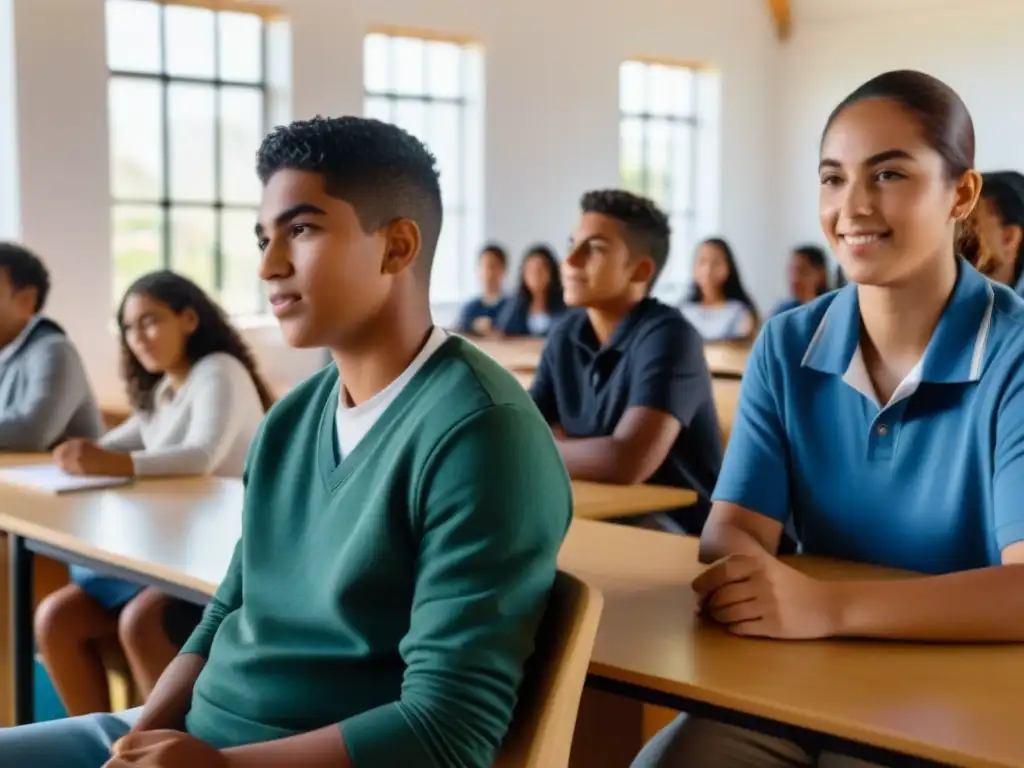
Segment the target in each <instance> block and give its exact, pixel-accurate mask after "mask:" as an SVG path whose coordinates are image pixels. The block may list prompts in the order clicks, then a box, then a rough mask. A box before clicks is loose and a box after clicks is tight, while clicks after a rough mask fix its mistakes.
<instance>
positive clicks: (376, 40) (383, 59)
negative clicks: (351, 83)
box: [363, 35, 391, 93]
mask: <svg viewBox="0 0 1024 768" xmlns="http://www.w3.org/2000/svg"><path fill="white" fill-rule="evenodd" d="M390 42H391V38H390V37H388V36H387V35H367V36H366V40H365V41H364V42H363V83H364V85H365V87H366V90H368V91H370V92H372V93H382V92H384V91H389V90H391V83H390V82H388V75H389V72H390V66H389V64H390V61H389V51H390V45H389V43H390Z"/></svg>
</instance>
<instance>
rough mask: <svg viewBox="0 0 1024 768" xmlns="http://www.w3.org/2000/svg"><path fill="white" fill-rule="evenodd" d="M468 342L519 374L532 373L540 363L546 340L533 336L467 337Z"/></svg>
mask: <svg viewBox="0 0 1024 768" xmlns="http://www.w3.org/2000/svg"><path fill="white" fill-rule="evenodd" d="M467 340H468V341H469V342H471V343H473V344H475V345H476V346H478V347H479V348H480V349H482V350H483V351H484V352H486V353H487V354H488V355H490V356H491V357H493V358H494V359H495V360H497V361H498V362H499V363H501V365H502V366H503V367H505V368H508V369H509V370H510V371H514V372H517V373H532V372H533V371H535V370H536V369H537V364H538V363H539V362H540V354H541V351H542V350H543V349H544V339H543V338H539V337H533V336H525V337H515V338H488V337H467Z"/></svg>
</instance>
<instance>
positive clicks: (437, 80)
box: [427, 42, 462, 98]
mask: <svg viewBox="0 0 1024 768" xmlns="http://www.w3.org/2000/svg"><path fill="white" fill-rule="evenodd" d="M461 55H462V48H461V46H458V45H456V44H455V43H442V42H430V43H427V93H429V94H430V95H431V96H437V97H441V98H454V97H456V96H460V95H461V94H462V70H461V67H460V66H459V64H460V62H461Z"/></svg>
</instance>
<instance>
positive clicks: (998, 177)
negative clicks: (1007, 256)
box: [981, 171, 1024, 285]
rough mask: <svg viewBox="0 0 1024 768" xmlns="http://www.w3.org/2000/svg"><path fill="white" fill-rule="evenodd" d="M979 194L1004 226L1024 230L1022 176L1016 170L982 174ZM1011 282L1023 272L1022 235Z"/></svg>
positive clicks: (1015, 280) (1023, 251)
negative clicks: (1014, 226)
mask: <svg viewBox="0 0 1024 768" xmlns="http://www.w3.org/2000/svg"><path fill="white" fill-rule="evenodd" d="M982 179H983V184H982V187H981V196H982V197H983V198H985V199H986V200H988V201H989V203H990V204H991V205H992V207H993V208H994V209H995V212H996V214H997V215H998V216H999V221H1000V223H1001V224H1002V225H1003V226H1004V227H1005V226H1013V225H1016V226H1018V227H1020V229H1021V231H1022V232H1024V176H1022V175H1021V174H1019V173H1017V172H1016V171H999V172H996V173H985V174H982ZM1014 259H1015V261H1014V264H1013V284H1014V285H1016V284H1017V282H1018V281H1019V280H1020V276H1021V273H1022V272H1024V237H1022V238H1021V241H1020V245H1019V246H1018V247H1017V253H1015V254H1014Z"/></svg>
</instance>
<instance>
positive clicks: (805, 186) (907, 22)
mask: <svg viewBox="0 0 1024 768" xmlns="http://www.w3.org/2000/svg"><path fill="white" fill-rule="evenodd" d="M798 12H799V13H798V17H797V20H796V24H795V28H794V36H793V37H792V38H791V39H790V40H789V42H787V44H786V45H785V46H784V49H783V55H782V71H781V77H782V81H783V82H784V83H785V88H784V89H783V99H782V102H781V104H780V109H779V116H780V132H779V136H780V139H781V141H780V144H779V150H780V151H779V156H780V170H781V173H780V175H779V179H778V185H777V188H778V189H779V190H780V194H778V195H776V199H777V200H778V201H779V202H778V205H779V208H778V216H779V229H778V237H779V238H780V239H779V240H777V241H776V248H777V250H782V251H784V250H785V249H786V248H787V247H789V246H790V245H793V244H795V243H796V242H798V241H802V240H813V241H816V242H822V243H824V239H823V237H822V234H821V230H820V229H819V227H818V221H817V200H818V177H817V160H818V142H819V140H820V137H821V130H822V128H823V127H824V124H825V119H826V118H827V117H828V114H829V113H830V112H831V111H832V109H833V108H834V107H835V105H836V104H837V103H839V101H840V100H842V98H843V97H844V96H846V95H847V94H848V93H849V92H850V91H852V90H853V89H854V88H856V87H857V86H858V85H860V84H861V83H862V82H864V81H865V80H867V79H869V78H870V77H872V76H874V75H877V74H879V73H881V72H884V71H887V70H891V69H902V68H911V69H919V70H923V71H925V72H928V73H929V74H932V75H935V76H936V77H938V78H940V79H941V80H944V81H945V82H947V83H949V84H950V85H951V86H952V87H953V88H955V89H956V90H957V92H958V93H959V94H960V96H961V97H962V98H963V99H964V101H965V102H966V104H967V107H968V108H969V109H970V111H971V114H972V116H973V118H974V127H975V132H976V135H977V164H978V167H979V168H981V169H982V170H994V169H1003V168H1017V169H1024V45H1022V44H1021V33H1022V32H1024V2H1020V0H1010V1H1009V2H1007V1H1006V0H975V2H972V3H963V2H962V0H885V5H884V7H883V6H882V5H881V4H880V3H879V2H876V0H860V2H858V3H848V2H844V3H839V2H838V0H813V2H812V0H805V2H804V5H803V6H801V8H798Z"/></svg>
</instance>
